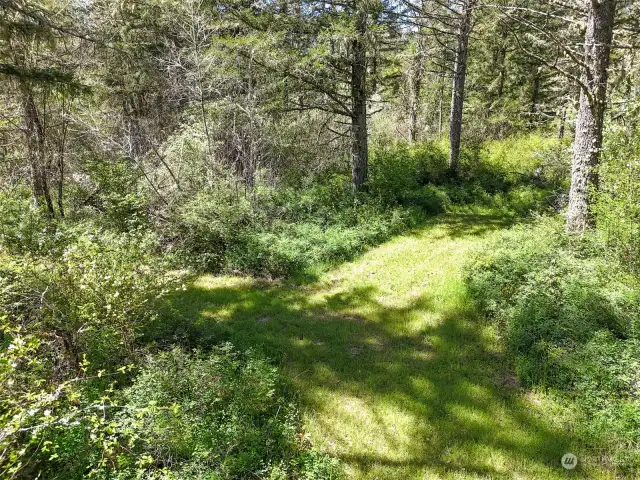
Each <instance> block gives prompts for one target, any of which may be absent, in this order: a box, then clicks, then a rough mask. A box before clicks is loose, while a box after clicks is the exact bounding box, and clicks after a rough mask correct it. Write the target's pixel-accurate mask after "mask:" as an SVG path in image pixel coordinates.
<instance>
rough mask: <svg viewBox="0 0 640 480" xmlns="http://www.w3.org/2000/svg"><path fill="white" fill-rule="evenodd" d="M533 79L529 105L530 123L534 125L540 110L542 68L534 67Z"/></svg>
mask: <svg viewBox="0 0 640 480" xmlns="http://www.w3.org/2000/svg"><path fill="white" fill-rule="evenodd" d="M534 68H535V72H534V74H533V80H532V85H531V104H530V106H529V124H530V125H531V126H534V125H535V123H536V112H537V110H538V96H539V94H540V76H541V75H540V68H539V67H534Z"/></svg>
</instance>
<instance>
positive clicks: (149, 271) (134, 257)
mask: <svg viewBox="0 0 640 480" xmlns="http://www.w3.org/2000/svg"><path fill="white" fill-rule="evenodd" d="M62 230H64V232H65V233H64V236H65V237H66V238H68V239H70V238H71V239H73V241H72V242H71V243H69V244H68V245H67V246H66V247H65V248H64V249H62V250H61V251H59V252H55V251H54V252H52V254H51V255H43V256H34V255H31V254H25V255H20V256H12V257H7V258H6V259H5V261H3V262H2V264H1V265H0V305H2V309H3V311H4V312H6V313H7V314H8V321H9V322H10V323H11V325H12V326H13V327H14V328H18V329H20V331H21V332H22V333H33V334H37V335H38V337H39V338H43V337H46V338H47V339H48V343H49V344H50V346H51V348H52V349H53V350H52V355H53V357H54V358H52V359H51V361H52V362H54V363H55V364H56V365H57V366H56V368H63V369H70V370H73V371H78V370H79V368H80V364H81V362H82V359H83V357H86V359H87V360H88V361H90V362H91V363H92V364H97V365H104V366H109V365H110V364H111V363H112V362H115V364H116V365H118V364H119V362H120V361H122V360H123V359H124V358H126V357H128V356H130V355H131V354H132V352H133V351H134V344H135V339H136V335H137V332H138V330H139V328H140V326H141V325H144V324H145V323H146V322H148V321H149V320H150V319H151V317H152V316H153V308H152V304H153V302H155V301H157V300H158V298H160V297H161V296H162V295H163V294H165V293H167V292H168V291H169V290H170V289H175V288H178V287H179V285H180V283H179V274H174V273H170V272H169V271H168V270H167V266H166V264H165V262H163V261H162V259H161V258H160V257H158V256H157V255H156V254H155V252H154V246H155V240H154V238H153V236H151V235H149V234H141V233H132V234H114V233H111V232H109V231H106V230H99V229H96V228H93V227H91V226H90V225H79V226H75V227H71V228H68V227H67V228H63V229H62ZM54 345H55V346H54Z"/></svg>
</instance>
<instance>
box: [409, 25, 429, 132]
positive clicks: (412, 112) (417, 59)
mask: <svg viewBox="0 0 640 480" xmlns="http://www.w3.org/2000/svg"><path fill="white" fill-rule="evenodd" d="M420 33H421V32H420ZM420 33H419V34H420ZM424 57H425V55H424V45H423V42H422V38H421V37H419V38H418V41H417V44H416V53H415V55H414V57H413V61H412V65H411V68H410V69H409V78H408V79H407V83H408V89H409V141H410V142H411V143H413V142H415V141H416V140H417V139H418V111H419V109H420V90H421V87H422V76H423V72H424V61H425V58H424Z"/></svg>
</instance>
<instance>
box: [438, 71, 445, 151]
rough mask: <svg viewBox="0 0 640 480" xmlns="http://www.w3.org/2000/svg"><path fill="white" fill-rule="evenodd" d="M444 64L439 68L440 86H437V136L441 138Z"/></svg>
mask: <svg viewBox="0 0 640 480" xmlns="http://www.w3.org/2000/svg"><path fill="white" fill-rule="evenodd" d="M444 83H445V82H444V66H443V67H441V70H440V86H439V88H438V138H440V139H442V130H443V123H444V114H443V111H442V110H443V108H444Z"/></svg>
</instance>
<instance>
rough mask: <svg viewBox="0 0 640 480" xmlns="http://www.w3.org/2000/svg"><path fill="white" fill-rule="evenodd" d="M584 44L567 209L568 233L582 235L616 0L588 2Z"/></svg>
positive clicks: (599, 145) (599, 130)
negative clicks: (583, 65) (583, 66)
mask: <svg viewBox="0 0 640 480" xmlns="http://www.w3.org/2000/svg"><path fill="white" fill-rule="evenodd" d="M588 5H589V14H588V18H587V30H586V33H585V41H584V64H585V67H586V68H583V72H582V84H583V85H582V89H581V91H580V107H579V109H578V118H577V120H576V133H575V138H574V142H573V159H572V168H571V189H570V191H569V207H568V210H567V223H566V228H567V231H568V232H572V233H580V232H583V231H584V230H585V229H586V228H587V227H588V226H589V225H590V223H591V212H590V202H589V189H590V188H591V187H592V186H595V187H597V183H598V182H597V176H596V172H595V169H596V167H597V166H598V161H599V158H600V150H601V148H602V124H603V119H604V110H605V107H606V101H607V76H608V67H609V53H610V51H611V40H612V38H613V19H614V15H615V9H616V0H590V1H589V2H588Z"/></svg>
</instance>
